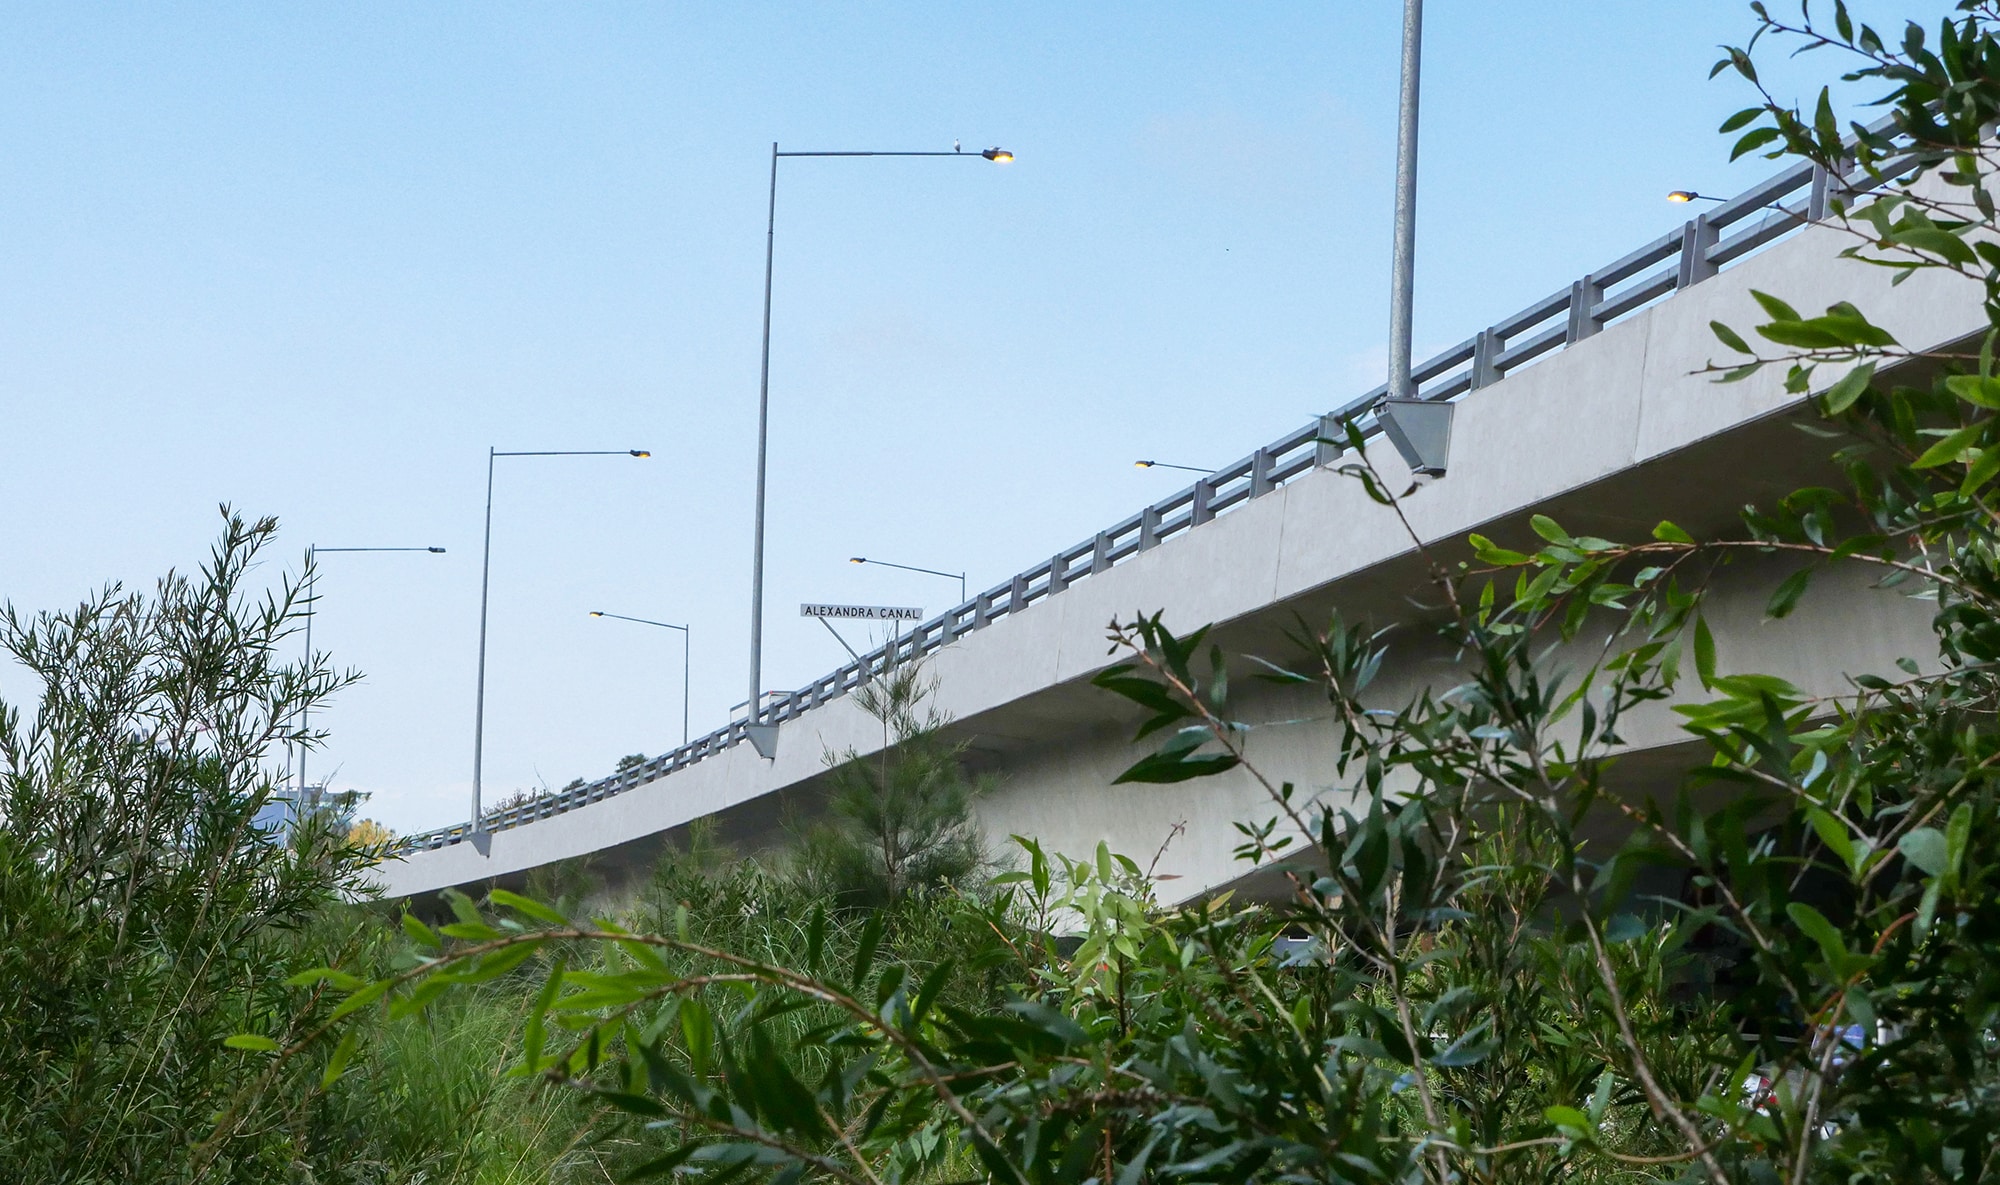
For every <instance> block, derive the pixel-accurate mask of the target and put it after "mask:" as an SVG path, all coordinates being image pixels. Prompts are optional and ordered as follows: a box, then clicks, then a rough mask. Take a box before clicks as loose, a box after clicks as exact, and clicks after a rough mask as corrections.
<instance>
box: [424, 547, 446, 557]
mask: <svg viewBox="0 0 2000 1185" xmlns="http://www.w3.org/2000/svg"><path fill="white" fill-rule="evenodd" d="M424 550H425V551H428V552H430V553H431V554H432V555H443V554H444V548H442V547H426V548H424Z"/></svg>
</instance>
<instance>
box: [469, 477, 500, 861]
mask: <svg viewBox="0 0 2000 1185" xmlns="http://www.w3.org/2000/svg"><path fill="white" fill-rule="evenodd" d="M494 456H495V452H494V449H493V446H491V445H488V446H487V448H486V543H485V546H484V548H483V550H482V555H481V558H480V561H479V691H478V693H477V695H478V699H477V705H476V706H475V707H474V708H473V712H472V833H473V834H474V835H478V834H480V833H481V832H484V831H485V830H486V821H485V819H484V818H483V817H482V816H481V813H480V802H479V790H480V775H481V773H482V772H483V767H484V765H485V761H486V594H487V590H488V589H490V588H491V587H492V582H493V458H494Z"/></svg>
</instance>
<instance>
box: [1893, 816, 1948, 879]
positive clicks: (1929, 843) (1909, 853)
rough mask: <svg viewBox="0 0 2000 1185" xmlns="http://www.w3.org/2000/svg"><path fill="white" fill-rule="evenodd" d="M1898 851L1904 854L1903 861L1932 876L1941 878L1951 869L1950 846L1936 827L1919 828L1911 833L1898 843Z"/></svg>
mask: <svg viewBox="0 0 2000 1185" xmlns="http://www.w3.org/2000/svg"><path fill="white" fill-rule="evenodd" d="M1896 850H1897V851H1899V852H1901V853H1903V859H1905V860H1908V861H1909V862H1910V863H1912V864H1914V865H1916V866H1917V867H1918V868H1921V869H1923V870H1924V872H1926V873H1928V874H1929V875H1931V876H1941V875H1943V874H1944V871H1945V870H1946V869H1947V868H1950V867H1951V862H1950V855H1949V853H1950V845H1949V844H1948V843H1947V842H1946V841H1945V835H1944V832H1942V831H1939V830H1938V829H1937V828H1935V827H1919V828H1917V829H1916V830H1914V831H1912V832H1910V833H1909V834H1908V835H1905V836H1904V837H1903V838H1901V839H1899V840H1897V841H1896Z"/></svg>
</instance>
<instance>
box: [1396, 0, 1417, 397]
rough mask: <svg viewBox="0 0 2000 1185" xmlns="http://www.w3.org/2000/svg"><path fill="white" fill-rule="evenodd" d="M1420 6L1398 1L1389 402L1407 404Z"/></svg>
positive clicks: (1414, 247) (1411, 394) (1413, 273)
mask: <svg viewBox="0 0 2000 1185" xmlns="http://www.w3.org/2000/svg"><path fill="white" fill-rule="evenodd" d="M1423 41H1424V0H1403V87H1402V97H1401V102H1400V104H1399V107H1398V116H1399V118H1398V119H1397V123H1396V232H1395V233H1396V241H1395V247H1394V263H1393V272H1392V275H1391V279H1390V294H1389V398H1391V399H1410V398H1414V397H1415V395H1416V392H1415V391H1413V390H1412V389H1411V387H1410V332H1411V330H1410V326H1411V320H1412V307H1411V306H1412V299H1413V297H1412V293H1413V291H1414V284H1415V278H1416V266H1417V95H1418V73H1419V70H1420V68H1421V66H1422V63H1423Z"/></svg>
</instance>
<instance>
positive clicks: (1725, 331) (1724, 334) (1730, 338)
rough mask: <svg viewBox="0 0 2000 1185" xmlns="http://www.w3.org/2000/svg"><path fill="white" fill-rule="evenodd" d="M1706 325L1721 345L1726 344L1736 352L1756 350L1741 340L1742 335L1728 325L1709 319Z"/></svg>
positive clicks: (1746, 352) (1743, 352) (1748, 352)
mask: <svg viewBox="0 0 2000 1185" xmlns="http://www.w3.org/2000/svg"><path fill="white" fill-rule="evenodd" d="M1708 327H1709V329H1710V330H1712V331H1713V332H1714V333H1715V336H1716V340H1718V341H1720V342H1721V343H1722V344H1723V345H1725V346H1728V347H1729V348H1730V349H1732V350H1735V351H1736V352H1737V353H1739V354H1754V353H1756V352H1757V351H1755V350H1753V349H1751V348H1750V346H1749V344H1748V343H1746V342H1745V341H1744V340H1743V336H1742V335H1741V334H1739V333H1737V332H1736V331H1735V330H1734V329H1731V328H1730V327H1729V326H1727V325H1724V324H1723V323H1722V322H1720V321H1710V322H1709V323H1708Z"/></svg>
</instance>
